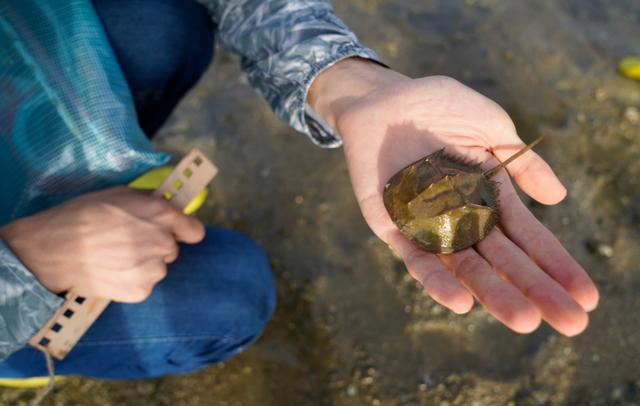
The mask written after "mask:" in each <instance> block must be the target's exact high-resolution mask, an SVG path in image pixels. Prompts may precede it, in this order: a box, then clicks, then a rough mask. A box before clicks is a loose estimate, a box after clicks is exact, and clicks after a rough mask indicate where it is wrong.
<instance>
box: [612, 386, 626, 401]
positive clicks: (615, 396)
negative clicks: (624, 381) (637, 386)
mask: <svg viewBox="0 0 640 406" xmlns="http://www.w3.org/2000/svg"><path fill="white" fill-rule="evenodd" d="M623 393H624V391H623V390H622V388H621V387H616V388H614V389H613V391H611V398H613V399H622V394H623Z"/></svg>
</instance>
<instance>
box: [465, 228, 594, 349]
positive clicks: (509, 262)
mask: <svg viewBox="0 0 640 406" xmlns="http://www.w3.org/2000/svg"><path fill="white" fill-rule="evenodd" d="M476 249H477V250H478V252H479V253H480V255H482V256H483V257H484V258H485V259H486V260H487V261H488V262H489V263H490V264H491V265H492V266H493V268H494V269H495V270H496V272H498V273H500V274H501V275H502V276H503V277H504V278H505V279H507V280H508V281H509V282H511V283H512V284H513V285H514V286H515V287H516V288H518V290H520V292H522V293H523V294H524V295H525V296H526V297H527V298H528V299H529V300H530V301H531V302H533V303H534V304H535V305H536V306H538V308H539V309H540V312H541V313H542V318H543V319H544V320H546V321H547V322H548V323H549V324H550V325H551V326H552V327H553V328H555V329H556V330H558V331H559V332H560V333H562V334H564V335H567V336H574V335H576V334H579V333H581V332H582V331H583V330H584V329H585V328H586V327H587V324H588V322H589V317H588V316H587V313H586V312H585V311H584V309H583V308H582V307H581V306H580V305H579V304H578V303H576V302H575V300H573V299H572V298H571V296H569V294H568V293H567V291H566V290H564V288H563V287H562V286H560V284H559V283H558V282H556V281H555V280H553V279H552V278H551V277H550V276H549V275H547V274H546V273H544V272H543V271H542V270H541V269H540V268H539V267H538V266H537V265H536V264H534V263H533V262H531V259H530V258H529V257H528V256H527V255H526V254H525V253H524V252H523V251H522V250H521V249H520V248H518V246H516V245H515V244H514V243H513V242H511V241H510V240H509V239H508V238H507V237H506V236H505V235H504V234H503V233H502V232H500V230H498V229H495V230H493V231H492V232H491V233H489V235H488V236H487V237H486V238H485V239H483V240H482V241H480V242H479V243H478V244H477V245H476Z"/></svg>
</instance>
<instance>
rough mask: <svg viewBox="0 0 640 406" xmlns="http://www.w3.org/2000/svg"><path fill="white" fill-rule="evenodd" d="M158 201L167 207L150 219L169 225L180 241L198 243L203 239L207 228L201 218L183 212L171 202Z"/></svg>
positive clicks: (165, 225)
mask: <svg viewBox="0 0 640 406" xmlns="http://www.w3.org/2000/svg"><path fill="white" fill-rule="evenodd" d="M158 203H160V204H164V205H165V207H164V208H163V210H161V211H160V212H159V213H157V214H155V215H154V216H152V217H149V218H148V220H150V221H153V222H155V223H157V224H160V225H162V226H164V227H167V228H168V229H169V230H171V232H172V233H173V235H174V236H175V238H176V240H178V241H180V242H184V243H187V244H196V243H199V242H200V241H202V239H203V238H204V234H205V228H204V225H203V224H202V222H200V220H198V219H197V218H195V217H191V216H187V215H185V214H183V213H182V212H181V211H180V210H179V209H177V208H175V207H173V206H171V204H170V203H167V202H164V201H162V202H158Z"/></svg>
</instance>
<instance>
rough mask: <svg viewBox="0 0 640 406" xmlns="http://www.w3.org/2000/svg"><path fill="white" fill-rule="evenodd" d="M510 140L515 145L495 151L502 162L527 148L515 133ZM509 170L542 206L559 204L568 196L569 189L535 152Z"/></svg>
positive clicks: (519, 159) (526, 154)
mask: <svg viewBox="0 0 640 406" xmlns="http://www.w3.org/2000/svg"><path fill="white" fill-rule="evenodd" d="M509 138H510V139H511V140H512V141H513V143H510V144H509V145H508V146H504V147H498V148H495V149H494V150H493V153H494V155H495V156H496V157H497V158H498V159H499V160H500V161H501V162H504V161H506V160H507V159H509V157H511V156H512V155H513V154H515V153H516V152H518V151H519V150H520V149H522V148H524V147H525V146H526V145H525V144H524V143H523V142H522V140H520V138H519V137H518V136H517V135H516V134H515V133H514V134H513V136H512V137H509ZM507 170H508V171H509V174H510V175H511V177H512V178H513V179H514V180H515V181H516V183H517V184H518V186H520V188H521V189H522V190H523V191H524V192H525V193H526V194H527V195H529V196H531V197H532V198H534V199H535V200H537V201H539V202H540V203H542V204H556V203H559V202H561V201H562V200H563V199H564V198H565V196H566V195H567V189H565V187H564V186H563V185H562V183H561V182H560V180H559V179H558V177H557V176H556V175H555V173H553V169H551V167H550V166H549V164H547V163H546V162H545V160H544V159H542V158H541V157H540V155H538V154H536V153H535V152H534V151H527V152H526V153H525V154H524V155H522V156H521V157H519V158H517V159H516V160H514V161H513V162H511V163H510V164H509V165H508V166H507Z"/></svg>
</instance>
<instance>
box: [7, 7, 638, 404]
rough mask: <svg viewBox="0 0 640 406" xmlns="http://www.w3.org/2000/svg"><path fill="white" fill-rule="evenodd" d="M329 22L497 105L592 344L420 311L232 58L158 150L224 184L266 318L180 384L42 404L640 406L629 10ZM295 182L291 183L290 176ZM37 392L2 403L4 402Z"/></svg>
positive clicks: (392, 264)
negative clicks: (537, 168) (570, 267)
mask: <svg viewBox="0 0 640 406" xmlns="http://www.w3.org/2000/svg"><path fill="white" fill-rule="evenodd" d="M334 5H335V7H336V10H337V12H338V14H339V15H340V16H341V17H342V18H343V19H344V20H345V21H346V22H347V23H348V24H349V25H350V26H351V27H352V28H353V29H354V30H355V31H356V32H357V34H358V35H359V36H360V38H361V40H363V42H364V43H366V44H368V45H369V46H371V47H372V48H373V49H375V50H376V51H377V52H378V53H379V54H380V56H381V57H382V58H383V60H384V61H386V62H387V63H388V64H389V65H390V66H393V67H394V68H395V69H397V70H399V71H401V72H404V73H406V74H409V75H411V76H414V77H418V76H425V75H431V74H444V75H449V76H453V77H455V78H457V79H458V80H460V81H462V82H463V83H465V84H467V85H469V86H471V87H473V88H475V89H476V90H478V91H480V92H482V93H483V94H485V95H487V96H489V97H491V98H493V99H494V100H496V101H497V102H499V103H500V104H501V105H502V106H503V107H504V108H505V109H506V110H507V111H508V112H509V113H510V114H511V115H512V117H513V119H514V121H515V123H516V125H517V127H518V130H519V132H520V134H521V136H522V138H523V139H525V140H527V141H530V140H532V139H533V138H534V137H535V136H536V135H537V134H538V133H540V132H545V133H547V134H548V135H549V137H548V138H547V139H546V140H545V142H544V143H543V144H541V145H540V146H539V148H538V149H537V150H538V152H539V153H540V154H541V155H542V156H543V157H544V158H545V159H546V160H547V161H548V162H549V163H550V164H551V165H552V166H553V167H554V169H555V170H556V172H557V173H558V175H559V177H560V178H561V179H562V180H563V182H564V183H565V185H566V186H567V189H568V191H569V196H568V198H567V199H566V200H565V201H564V202H563V203H561V204H560V205H557V206H553V207H545V206H541V205H538V204H535V203H534V202H532V201H530V200H528V199H525V200H526V202H527V203H528V204H529V206H530V207H531V210H532V211H533V212H534V213H535V214H536V216H537V217H538V218H539V219H540V220H541V221H542V222H543V223H544V224H545V225H546V226H547V227H549V228H550V229H551V230H552V231H553V232H554V233H555V234H556V235H557V236H558V238H559V239H560V240H561V241H562V242H563V244H564V245H565V246H566V247H567V249H568V250H569V251H570V252H571V253H572V254H573V255H574V256H575V257H576V258H577V259H578V261H579V262H580V263H581V264H583V266H584V267H585V268H586V269H587V270H588V272H589V273H590V275H591V276H592V278H593V279H594V280H595V281H596V283H597V284H598V287H599V289H600V292H601V302H600V306H599V308H598V309H597V310H596V311H595V312H593V313H592V314H591V323H590V326H589V328H588V330H587V331H586V332H585V333H584V334H582V335H580V336H578V337H576V338H572V339H568V338H565V337H562V336H560V335H558V334H556V333H555V332H554V331H552V330H551V329H550V328H549V327H547V326H543V327H542V328H540V329H539V330H538V331H537V332H535V333H534V334H530V335H527V336H522V335H517V334H515V333H512V332H510V331H509V330H508V329H506V328H505V327H503V326H501V325H500V324H499V323H497V322H496V321H495V320H494V319H493V318H492V317H491V316H489V315H488V314H487V313H486V312H485V311H484V310H483V309H482V308H481V307H480V306H478V305H476V307H475V308H474V309H473V310H472V311H471V312H470V313H469V314H467V315H464V316H457V315H454V314H452V313H451V312H449V311H448V310H446V309H444V308H443V307H441V306H440V305H438V304H436V303H435V302H434V301H432V300H431V299H429V298H428V297H426V296H425V295H424V294H423V293H422V291H421V289H419V288H418V286H417V285H416V283H415V282H414V281H413V280H411V278H410V277H408V275H407V274H406V273H405V272H404V270H403V266H402V264H401V263H400V262H399V261H398V260H397V259H396V258H394V257H393V255H392V254H391V253H390V252H389V250H388V249H387V248H386V246H385V245H384V244H383V243H381V242H380V241H378V240H377V239H376V238H375V237H373V235H372V233H371V232H370V231H369V229H368V228H367V226H366V225H365V224H364V221H363V220H362V217H361V215H360V213H359V210H358V208H357V205H356V202H355V199H354V197H353V193H352V192H351V188H350V184H349V180H348V176H347V170H346V167H345V163H344V158H343V155H342V151H341V150H322V149H319V148H317V147H314V146H313V145H312V144H311V142H309V141H308V140H307V139H306V138H305V137H304V136H302V135H299V134H296V133H295V132H294V131H292V130H291V129H289V128H287V127H286V126H285V125H283V124H282V123H280V122H278V121H277V120H276V119H275V118H274V117H273V115H272V114H271V112H270V110H269V108H268V106H267V104H266V103H265V102H264V101H263V100H262V99H261V98H260V97H259V96H257V95H256V94H255V93H254V92H253V90H252V89H251V88H250V87H249V86H248V84H247V81H246V79H245V78H244V77H243V76H242V75H241V73H240V71H239V68H238V60H237V58H236V57H235V56H232V55H230V54H228V53H226V52H225V51H223V50H218V52H217V58H216V61H215V63H214V65H213V66H212V67H211V69H210V70H209V71H208V73H207V74H206V75H205V77H204V78H203V79H202V81H201V82H200V83H199V84H198V86H197V87H196V88H194V89H193V91H192V92H191V93H190V94H189V95H188V97H187V98H186V99H185V100H184V101H183V102H182V103H181V105H180V106H179V108H178V109H177V111H176V112H175V114H174V115H173V117H172V118H171V120H170V121H169V123H168V124H167V125H166V126H165V127H164V129H163V130H162V133H161V135H160V136H159V137H158V144H159V146H160V148H162V149H166V150H169V151H172V152H176V153H183V152H186V151H187V149H188V148H189V147H190V146H197V147H199V148H201V149H202V150H203V151H205V152H206V153H207V154H208V155H209V156H210V157H211V158H212V159H213V160H214V161H215V162H216V163H217V164H218V165H219V166H220V169H221V175H220V176H219V177H218V178H217V179H216V181H215V182H214V184H213V187H212V194H211V198H210V199H209V201H208V202H207V204H206V207H205V209H204V210H203V211H202V212H201V214H200V217H201V218H202V219H203V220H204V221H206V222H207V223H209V224H215V225H221V226H225V227H230V228H235V229H238V230H241V231H243V232H245V233H247V234H249V235H250V236H251V237H253V238H254V239H256V240H257V241H258V242H259V243H260V244H261V245H262V246H263V247H264V248H265V250H266V251H267V253H268V254H269V257H270V259H271V263H272V265H273V270H274V274H275V277H276V279H277V281H278V290H279V294H278V300H279V306H278V310H277V312H276V315H275V317H274V319H273V320H272V321H271V323H270V324H269V325H268V327H267V329H266V331H265V333H264V335H263V337H262V338H261V339H260V340H259V341H258V342H257V343H256V344H255V345H254V346H252V347H250V348H248V349H247V350H246V351H245V352H243V353H242V354H241V355H239V356H237V357H236V358H234V359H232V360H230V361H228V362H226V363H224V364H222V365H217V366H213V367H211V368H207V369H205V370H202V371H200V372H197V373H194V374H191V375H188V376H181V377H166V378H162V379H153V380H145V381H130V382H104V381H97V380H91V379H80V378H72V379H69V380H67V381H66V382H64V383H63V384H61V385H60V386H59V387H58V388H57V389H56V391H55V393H54V394H52V396H51V397H50V398H49V399H47V402H46V404H52V405H53V404H55V405H74V404H82V405H141V404H144V405H260V406H282V405H345V406H350V405H354V406H355V405H390V406H391V405H574V404H581V405H584V404H588V405H623V404H624V405H633V404H636V405H640V248H639V247H640V227H639V226H640V204H638V202H639V201H640V113H639V112H638V110H639V109H640V82H634V81H631V80H629V79H624V78H622V77H620V76H619V75H618V74H617V73H616V62H617V60H618V59H619V58H620V57H622V56H625V55H627V54H640V2H638V1H637V0H618V1H616V2H610V1H605V0H588V1H581V0H567V1H551V0H548V1H534V0H527V1H517V2H515V1H507V0H484V1H483V0H473V1H472V0H467V1H462V0H440V1H436V0H427V1H410V0H351V1H348V2H347V1H340V2H338V1H335V2H334ZM293 173H295V174H296V176H292V174H293ZM32 395H33V392H31V391H24V390H9V389H0V402H1V403H3V404H25V403H26V402H27V401H28V400H29V399H30V398H31V397H32Z"/></svg>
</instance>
